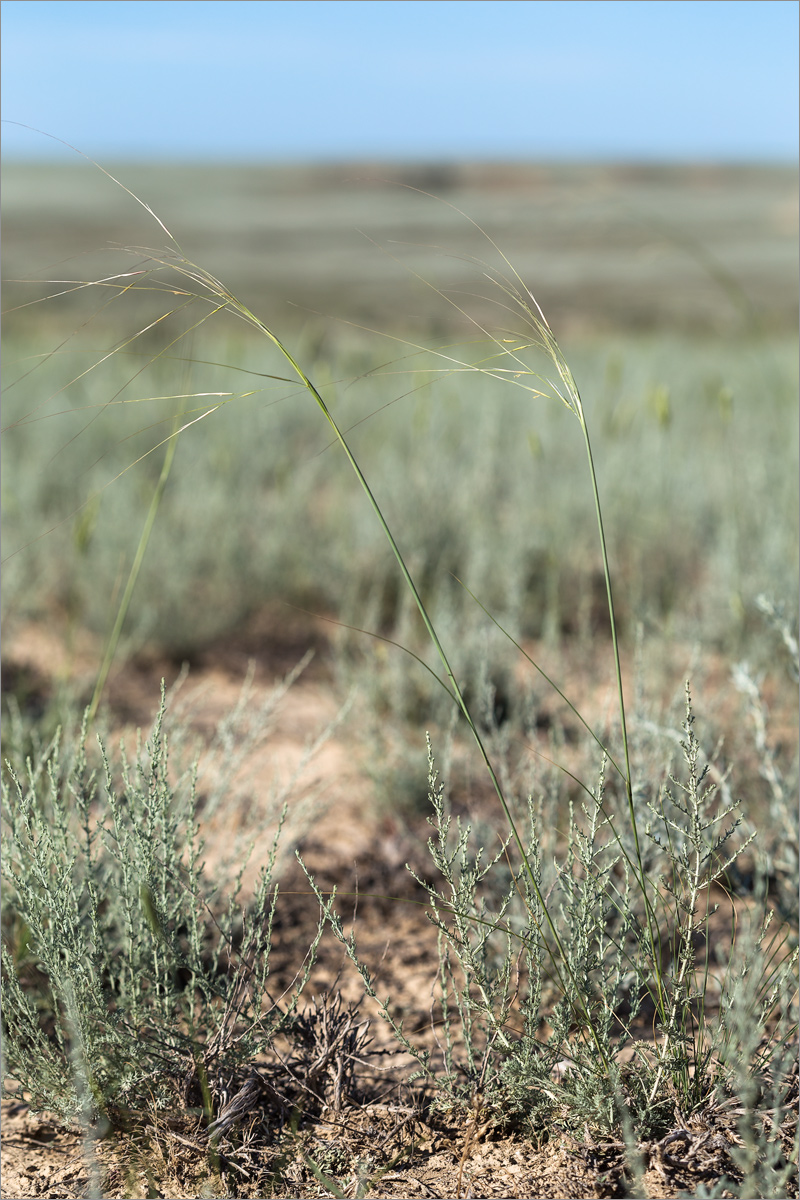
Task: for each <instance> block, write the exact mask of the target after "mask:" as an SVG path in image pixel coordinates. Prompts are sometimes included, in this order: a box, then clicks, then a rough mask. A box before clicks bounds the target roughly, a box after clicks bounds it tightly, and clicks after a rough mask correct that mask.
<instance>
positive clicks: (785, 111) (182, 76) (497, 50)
mask: <svg viewBox="0 0 800 1200" xmlns="http://www.w3.org/2000/svg"><path fill="white" fill-rule="evenodd" d="M799 11H800V6H798V4H797V3H796V2H795V0H554V2H553V0H290V2H288V3H286V2H284V0H3V3H2V115H3V118H4V121H5V122H6V123H4V124H3V126H2V130H3V142H2V145H3V154H4V156H7V157H9V158H19V157H26V158H33V157H40V158H47V157H53V156H54V155H58V154H60V153H63V151H62V150H61V148H60V147H59V145H58V143H56V142H54V141H51V140H48V139H47V138H45V137H42V136H41V135H40V134H34V133H31V132H28V131H26V130H22V129H20V128H19V127H18V126H16V125H14V124H11V123H9V122H12V121H17V122H22V123H23V124H25V125H30V126H35V127H36V128H37V129H40V130H44V131H45V132H47V133H49V134H52V135H54V136H56V137H59V138H63V139H64V140H65V141H68V142H70V143H72V144H73V145H75V146H77V147H78V148H79V149H80V150H81V151H83V152H84V153H86V154H88V155H89V156H91V157H92V158H102V159H103V160H104V161H109V160H111V159H116V160H118V161H119V160H121V159H137V158H138V159H142V158H145V159H147V158H159V159H168V160H174V159H184V160H207V159H218V160H233V161H239V160H244V161H252V160H263V159H268V160H269V159H271V160H281V161H288V160H307V159H324V160H346V159H354V158H380V159H398V158H422V159H429V160H437V159H463V158H474V159H547V160H554V159H555V160H557V159H563V160H570V159H594V160H598V159H617V160H619V159H623V160H640V161H641V160H652V161H659V160H675V159H678V160H703V159H713V160H726V161H730V160H734V161H737V160H738V161H741V160H745V161H747V160H755V161H786V160H791V161H793V160H796V158H797V154H798V114H797V110H798V48H797V47H798V12H799Z"/></svg>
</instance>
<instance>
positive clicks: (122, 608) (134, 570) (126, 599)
mask: <svg viewBox="0 0 800 1200" xmlns="http://www.w3.org/2000/svg"><path fill="white" fill-rule="evenodd" d="M177 434H178V417H177V416H176V417H175V423H174V426H173V433H172V436H171V437H170V438H169V439H168V441H167V450H166V453H165V455H164V462H163V464H162V466H161V474H160V476H159V479H158V483H157V484H156V489H155V491H154V492H153V498H152V500H151V501H150V508H149V509H148V512H147V517H146V519H145V523H144V527H143V529H142V533H141V536H140V538H139V544H138V546H137V547H136V554H135V556H134V559H133V564H132V566H131V569H130V572H129V574H128V582H127V583H126V584H125V591H124V592H123V594H122V599H121V601H120V605H119V608H118V609H117V616H116V620H115V621H114V628H113V629H112V630H111V633H110V634H109V637H108V641H107V642H106V649H105V654H104V655H103V661H102V664H101V666H100V671H99V673H98V676H97V682H96V683H95V685H94V692H93V693H92V699H91V703H90V704H89V715H88V718H87V728H88V727H89V726H90V725H91V724H92V722H93V721H94V718H95V715H96V713H97V706H98V704H99V703H100V697H101V696H102V694H103V689H104V687H105V685H106V680H107V679H108V673H109V671H110V670H111V665H112V663H113V662H114V656H115V655H116V652H117V646H118V644H119V639H120V635H121V633H122V626H123V625H124V624H125V618H126V617H127V615H128V609H129V608H130V603H131V598H132V596H133V590H134V588H135V587H136V581H137V579H138V578H139V571H140V569H141V566H142V562H143V561H144V556H145V552H146V550H147V545H148V543H149V541H150V535H151V533H152V532H153V525H154V524H155V520H156V515H157V514H158V509H159V506H160V504H161V498H162V496H163V495H164V489H165V488H166V486H167V480H168V479H169V474H170V471H171V470H172V462H173V459H174V458H175V451H176V449H177V446H178V437H177Z"/></svg>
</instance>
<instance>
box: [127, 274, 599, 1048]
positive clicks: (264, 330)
mask: <svg viewBox="0 0 800 1200" xmlns="http://www.w3.org/2000/svg"><path fill="white" fill-rule="evenodd" d="M137 253H141V251H137ZM148 253H150V257H151V261H152V262H153V263H158V264H160V265H161V266H162V267H163V268H165V269H168V270H173V271H175V272H177V273H178V275H179V276H181V277H182V278H183V279H184V280H185V281H187V284H189V285H194V286H195V287H197V288H199V290H198V291H191V290H190V288H189V287H187V294H193V295H195V297H196V298H197V299H198V300H200V301H204V302H206V303H209V304H210V305H211V307H212V308H213V309H215V310H216V309H219V308H221V307H226V308H227V309H228V310H229V311H230V312H231V313H232V314H233V315H234V316H236V317H238V318H239V319H241V320H243V321H245V322H246V323H247V324H249V325H250V326H252V327H254V328H255V329H257V330H258V331H259V332H260V333H261V334H262V335H263V336H264V337H266V338H267V339H268V340H269V341H270V342H271V343H272V345H273V346H274V347H275V348H276V350H278V352H279V353H280V354H281V355H282V356H283V358H284V360H285V361H286V362H287V363H288V364H289V366H290V367H291V369H292V371H293V372H294V373H295V375H296V376H297V379H298V380H299V382H300V383H301V384H302V386H303V387H304V388H305V389H306V390H307V391H308V392H309V394H310V395H311V396H312V397H313V399H314V402H315V403H316V405H317V406H318V408H319V409H320V411H321V412H322V414H323V416H324V417H325V419H326V421H327V422H328V425H329V426H330V428H331V431H332V432H333V435H334V438H335V440H336V442H337V443H338V444H339V445H340V446H341V448H342V450H343V452H344V454H345V456H346V458H347V460H348V462H349V464H350V466H351V468H352V470H353V472H354V474H355V475H356V478H357V479H358V482H359V484H360V486H361V488H362V490H363V491H364V494H365V495H366V497H367V500H368V501H369V504H370V507H371V508H372V511H373V513H374V514H375V517H376V519H377V521H378V523H379V525H380V527H381V529H382V530H383V533H384V535H385V537H386V539H387V541H388V542H389V545H390V547H391V550H392V553H393V555H394V557H395V560H396V562H397V565H398V568H399V570H400V573H401V575H402V577H403V580H404V582H405V584H406V586H407V587H408V589H409V591H410V592H411V595H412V596H413V599H414V603H415V605H416V607H417V610H418V612H419V614H420V617H421V619H422V622H423V625H424V627H425V630H426V632H427V634H428V637H429V638H430V640H431V643H432V644H433V646H434V648H435V650H436V653H437V655H438V657H439V660H440V662H441V664H442V667H443V668H444V672H445V675H446V677H447V680H448V683H449V686H450V689H451V690H452V694H453V696H454V698H455V701H456V703H457V705H458V707H459V709H460V710H461V712H462V714H463V716H464V719H465V720H466V722H467V724H468V726H469V729H470V731H471V733H472V736H473V737H474V739H475V743H476V745H477V747H478V750H479V753H480V755H481V758H482V760H483V763H484V766H485V768H486V770H487V772H488V774H489V778H490V780H491V782H492V786H493V788H494V790H495V793H496V795H497V797H498V800H499V801H500V805H501V807H502V810H503V814H504V817H505V819H506V822H507V825H508V828H509V830H510V832H511V836H512V838H513V840H514V842H515V844H516V846H517V849H518V851H519V853H520V857H521V861H522V863H523V869H524V870H525V873H526V875H527V877H528V879H529V881H530V884H531V887H532V889H533V892H534V895H535V896H536V899H537V902H538V903H539V904H540V905H541V909H542V912H543V914H544V918H545V923H546V926H547V932H548V935H549V944H550V946H551V949H550V951H549V952H550V955H551V958H552V962H553V966H554V969H555V971H556V974H557V976H558V978H559V982H560V985H561V986H562V989H563V990H564V991H566V990H567V989H566V988H565V986H564V977H563V974H562V969H565V970H566V971H567V973H568V974H569V975H570V977H572V970H571V967H570V962H569V957H568V955H567V953H566V951H565V948H564V945H563V943H562V940H561V937H560V935H559V932H558V929H557V928H556V925H555V923H554V921H553V919H552V917H551V915H550V913H549V911H548V907H547V904H546V901H545V898H544V896H543V895H542V894H541V891H540V888H539V884H538V882H537V880H536V878H535V873H534V871H533V868H532V866H531V864H530V862H529V861H528V857H527V854H526V850H525V845H524V843H523V840H522V837H521V835H520V833H519V830H518V829H517V825H516V822H515V821H514V817H513V815H512V812H511V809H510V807H509V804H508V801H507V800H506V797H505V794H504V792H503V788H502V786H501V783H500V780H499V779H498V777H497V774H496V772H495V769H494V766H493V764H492V762H491V759H490V757H489V754H488V751H487V749H486V747H485V745H484V742H483V739H482V738H481V735H480V732H479V730H478V728H477V725H476V723H475V720H474V718H473V716H472V713H471V712H470V708H469V705H468V703H467V701H466V699H465V697H464V694H463V692H462V689H461V687H460V685H459V683H458V680H457V679H456V676H455V674H454V672H453V669H452V667H451V665H450V661H449V659H448V657H447V654H446V652H445V650H444V647H443V646H442V643H441V641H440V639H439V635H438V633H437V632H436V629H435V627H434V625H433V623H432V621H431V618H430V615H429V614H428V611H427V609H426V607H425V604H424V601H423V599H422V597H421V595H420V593H419V590H418V588H417V586H416V583H415V582H414V579H413V577H412V575H411V572H410V571H409V569H408V567H407V565H406V562H405V559H404V558H403V555H402V552H401V550H400V548H399V546H398V544H397V541H396V540H395V537H394V535H393V534H392V531H391V529H390V528H389V525H388V524H387V522H386V519H385V517H384V515H383V513H382V511H381V508H380V505H379V504H378V501H377V499H376V497H375V495H374V493H373V491H372V489H371V488H370V486H369V483H368V482H367V479H366V477H365V475H364V473H363V471H362V469H361V467H360V465H359V463H358V462H357V460H356V458H355V456H354V454H353V452H352V450H351V448H350V445H349V443H348V441H347V439H346V437H345V436H344V433H343V432H342V430H340V428H339V426H338V424H337V422H336V420H335V418H334V416H333V414H332V413H331V411H330V409H329V408H328V406H327V404H326V403H325V400H324V399H323V397H322V395H321V394H320V392H319V390H318V389H317V388H316V386H315V385H314V383H313V382H312V381H311V379H310V378H309V377H308V375H307V374H306V372H305V371H304V370H303V368H302V367H301V366H300V364H299V363H298V362H297V360H296V359H295V357H294V356H293V355H292V353H291V352H290V351H289V349H288V348H287V347H286V346H285V345H284V344H283V342H282V341H281V340H280V338H279V337H278V336H277V334H276V333H275V332H274V331H273V330H272V329H270V327H269V326H268V325H266V324H265V323H264V322H263V321H261V320H260V319H259V318H258V317H257V316H255V314H254V313H253V312H251V310H250V309H249V308H247V306H246V305H244V304H243V303H242V302H241V301H240V300H238V299H237V298H236V297H235V296H234V295H233V294H232V293H231V292H230V291H228V289H227V288H225V286H224V285H223V284H222V283H221V282H220V281H219V280H218V279H216V278H215V277H214V276H213V275H211V274H210V273H209V272H207V271H205V270H204V269H203V268H201V267H198V266H197V265H196V264H195V263H192V262H190V261H189V260H188V259H186V258H185V257H184V256H183V255H182V254H181V253H177V254H175V255H168V256H162V255H159V254H157V253H155V252H148ZM168 290H169V291H171V292H174V290H175V289H174V288H172V287H170V288H169V289H168ZM572 983H573V988H572V991H573V994H575V995H576V996H577V997H578V998H579V1004H580V1006H581V1008H582V1010H583V1017H584V1019H585V1022H586V1025H587V1026H588V1028H589V1030H590V1033H591V1036H592V1039H593V1041H594V1043H595V1045H596V1048H597V1051H598V1053H599V1055H600V1057H601V1059H602V1061H603V1063H604V1066H605V1068H606V1069H607V1070H608V1069H610V1066H611V1064H610V1063H609V1061H608V1055H607V1053H606V1050H605V1047H604V1045H603V1044H602V1041H601V1038H600V1037H599V1034H598V1031H597V1030H596V1028H595V1025H594V1022H593V1020H592V1016H591V1013H590V1011H589V1008H588V1006H587V1004H586V1001H585V999H584V997H583V996H582V994H581V992H580V989H579V988H578V986H577V981H576V980H574V979H572Z"/></svg>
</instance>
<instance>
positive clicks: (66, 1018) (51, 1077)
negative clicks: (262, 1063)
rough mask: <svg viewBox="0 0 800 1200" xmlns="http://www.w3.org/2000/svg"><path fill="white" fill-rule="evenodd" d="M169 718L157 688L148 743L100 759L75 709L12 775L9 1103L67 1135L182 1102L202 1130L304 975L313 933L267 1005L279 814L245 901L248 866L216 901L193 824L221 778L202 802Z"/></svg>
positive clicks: (281, 1023) (6, 1020)
mask: <svg viewBox="0 0 800 1200" xmlns="http://www.w3.org/2000/svg"><path fill="white" fill-rule="evenodd" d="M165 717H166V695H165V693H164V692H163V690H162V701H161V706H160V709H159V712H158V715H157V718H156V721H155V724H154V726H153V729H152V731H151V733H150V736H149V737H148V739H147V741H146V743H144V744H142V742H141V740H140V741H139V743H138V745H137V747H136V751H135V753H134V754H132V755H129V754H127V753H126V752H125V749H124V747H121V748H120V751H119V753H118V755H116V756H114V758H113V760H112V758H111V757H110V756H109V754H108V752H107V750H106V747H105V745H104V743H103V741H102V739H100V738H98V741H97V743H96V744H95V745H94V748H93V749H92V744H91V743H92V739H90V738H89V736H88V734H89V718H90V710H89V709H87V711H86V713H85V715H84V719H83V722H82V724H81V726H80V728H79V729H78V730H77V731H72V735H71V736H70V735H69V734H67V733H65V734H64V735H63V736H62V733H61V731H60V730H59V731H58V733H57V734H56V736H55V737H54V738H53V740H52V741H51V742H50V744H49V745H47V746H46V747H44V748H43V749H42V751H41V752H40V753H39V754H38V755H37V756H36V757H35V758H30V757H29V758H28V760H27V762H24V763H23V764H22V765H18V766H17V767H16V768H15V767H14V766H13V765H12V764H11V763H10V762H7V772H6V778H5V780H4V785H3V823H4V829H3V845H4V855H3V878H4V888H3V892H4V908H3V922H4V937H3V951H2V952H3V1030H4V1056H5V1064H4V1066H5V1080H4V1090H5V1092H6V1094H9V1093H10V1094H14V1095H20V1094H22V1093H26V1094H28V1095H29V1096H30V1099H31V1102H32V1103H33V1104H34V1105H35V1106H37V1107H41V1108H45V1109H48V1110H50V1111H53V1112H55V1113H57V1114H58V1115H59V1116H61V1117H62V1118H63V1119H64V1120H66V1121H70V1122H71V1121H75V1120H83V1121H94V1120H97V1118H99V1117H103V1118H105V1119H106V1120H108V1121H109V1122H110V1123H112V1124H114V1125H122V1126H123V1127H124V1126H125V1124H126V1121H127V1119H128V1118H129V1117H130V1118H131V1119H134V1120H135V1119H137V1117H138V1116H140V1115H142V1114H144V1113H145V1112H147V1111H154V1112H155V1113H158V1112H159V1111H163V1110H165V1109H171V1108H174V1106H175V1105H176V1104H177V1105H179V1106H182V1107H185V1108H189V1109H191V1108H193V1107H194V1108H195V1109H196V1110H197V1111H198V1112H200V1113H204V1115H205V1118H206V1120H207V1121H211V1119H212V1116H213V1115H215V1113H216V1111H217V1109H218V1108H219V1107H221V1103H220V1097H221V1096H222V1095H223V1094H224V1092H225V1091H226V1089H228V1088H229V1087H230V1085H231V1084H232V1082H233V1081H234V1080H235V1079H236V1077H237V1073H239V1072H240V1071H241V1069H242V1068H243V1067H247V1066H249V1065H250V1064H252V1063H254V1062H256V1061H257V1060H258V1058H259V1056H262V1055H263V1054H264V1052H265V1050H266V1049H267V1048H268V1047H270V1046H271V1044H272V1042H273V1040H274V1038H275V1037H276V1035H277V1034H279V1033H280V1032H281V1031H284V1030H286V1029H287V1027H288V1026H290V1025H291V1022H292V1019H293V1014H294V1013H295V1010H296V1008H297V1004H298V1000H299V998H300V995H301V993H302V990H303V987H304V986H305V983H306V981H307V979H308V975H309V972H310V970H311V967H312V965H313V962H314V957H315V952H316V946H317V944H318V940H319V933H318V936H317V939H316V940H315V941H314V942H313V944H312V945H311V946H310V947H309V948H308V954H307V956H306V959H305V961H304V963H302V964H299V970H298V974H297V978H296V981H295V985H294V987H292V988H290V989H289V991H288V993H285V994H284V995H283V996H282V997H281V1000H280V1002H277V1001H275V1000H274V999H273V998H272V997H271V995H270V993H269V989H268V978H269V972H270V948H271V933H272V922H273V917H274V913H275V904H276V899H277V892H278V887H277V882H276V878H275V876H276V869H275V868H276V855H277V851H278V841H279V837H280V833H281V827H282V825H283V823H284V817H285V806H284V811H283V812H281V811H280V810H279V811H278V812H277V813H276V814H274V816H275V820H274V832H273V835H272V837H271V847H270V848H269V850H268V853H267V854H266V855H265V856H264V857H263V858H262V865H261V867H260V870H259V872H258V878H257V882H256V883H255V885H254V887H253V890H252V894H251V895H248V894H247V893H246V892H245V891H244V889H243V875H244V872H245V869H246V867H247V865H248V856H247V854H240V855H239V856H238V864H239V866H238V876H237V878H236V879H235V881H234V883H233V886H232V888H231V889H230V891H226V892H225V893H224V894H220V890H219V884H218V882H217V880H216V879H215V878H214V875H213V874H211V873H210V872H209V871H208V870H207V869H206V865H205V860H204V851H205V843H204V838H203V836H202V834H201V830H200V816H199V813H200V811H201V810H202V817H203V820H204V821H207V820H208V819H209V818H210V817H211V816H212V815H213V814H212V813H211V809H212V808H213V807H214V796H213V786H214V784H216V785H217V786H218V781H213V783H212V788H211V790H209V792H207V793H206V795H205V796H204V797H203V802H202V803H201V802H200V798H199V797H198V770H197V764H196V763H195V764H194V765H191V764H190V765H188V766H187V765H186V763H185V762H184V766H183V769H182V770H181V769H180V768H179V766H178V768H177V769H176V764H175V763H174V762H173V761H172V758H171V753H170V742H169V737H168V734H167V732H166V729H165ZM228 724H230V723H228ZM234 728H235V724H234ZM246 732H247V730H246V728H245V729H243V734H245V735H246ZM229 733H230V729H228V728H225V729H221V731H220V735H219V739H218V740H219V741H220V742H222V743H223V749H224V741H225V737H226V734H229ZM15 749H16V748H15V747H14V746H13V745H12V746H7V747H6V751H7V754H8V755H10V757H11V758H12V759H14V758H17V754H16V753H15ZM217 757H218V758H219V756H217ZM222 757H223V758H225V757H226V756H225V755H223V756H222ZM179 761H180V759H179ZM320 932H321V930H320ZM11 1081H13V1082H11Z"/></svg>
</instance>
